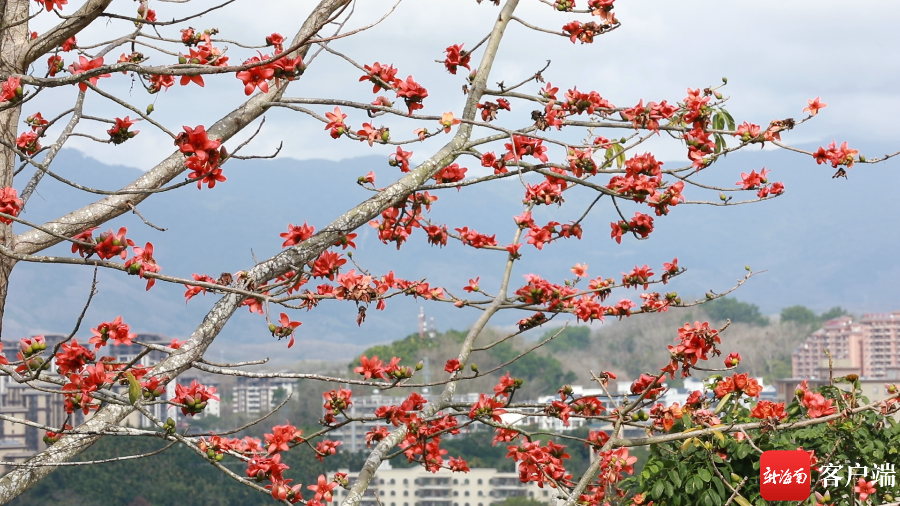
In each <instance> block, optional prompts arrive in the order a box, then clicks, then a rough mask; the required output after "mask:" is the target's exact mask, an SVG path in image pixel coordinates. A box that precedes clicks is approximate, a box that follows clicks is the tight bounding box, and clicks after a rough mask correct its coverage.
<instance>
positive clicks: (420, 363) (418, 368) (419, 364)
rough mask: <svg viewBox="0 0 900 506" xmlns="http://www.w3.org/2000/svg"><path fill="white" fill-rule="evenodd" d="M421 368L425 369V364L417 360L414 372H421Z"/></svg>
mask: <svg viewBox="0 0 900 506" xmlns="http://www.w3.org/2000/svg"><path fill="white" fill-rule="evenodd" d="M423 367H425V362H423V361H421V360H419V363H418V364H416V370H417V371H421V370H422V368H423Z"/></svg>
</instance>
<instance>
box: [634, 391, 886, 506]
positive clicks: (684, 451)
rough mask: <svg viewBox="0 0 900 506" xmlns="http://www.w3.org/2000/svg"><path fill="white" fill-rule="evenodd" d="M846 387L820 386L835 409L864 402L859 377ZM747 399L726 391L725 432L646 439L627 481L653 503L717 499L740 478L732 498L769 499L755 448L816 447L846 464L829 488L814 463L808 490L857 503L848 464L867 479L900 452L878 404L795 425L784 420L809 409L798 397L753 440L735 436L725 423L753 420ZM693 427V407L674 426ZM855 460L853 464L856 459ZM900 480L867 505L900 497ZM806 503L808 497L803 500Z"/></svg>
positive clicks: (760, 504)
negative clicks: (864, 470)
mask: <svg viewBox="0 0 900 506" xmlns="http://www.w3.org/2000/svg"><path fill="white" fill-rule="evenodd" d="M849 387H850V388H849V389H848V390H849V393H848V391H846V390H843V389H839V388H838V387H836V386H824V387H822V388H820V389H819V390H818V392H819V393H820V394H822V395H824V397H825V398H826V399H831V400H832V401H833V402H834V406H835V408H836V411H837V412H841V411H842V410H845V409H846V408H852V407H855V406H858V405H864V404H867V403H868V400H867V399H866V398H865V397H862V396H861V392H860V389H859V383H858V382H856V383H854V384H851V385H849ZM751 407H752V405H747V404H745V403H744V402H741V398H729V399H728V400H726V402H725V403H724V406H723V409H722V410H721V411H719V413H718V414H719V416H720V417H721V419H722V420H721V421H722V424H723V425H721V427H722V429H723V430H722V432H715V433H713V434H706V435H701V436H697V437H689V438H687V439H682V440H678V441H671V442H665V443H659V444H654V445H651V455H650V458H649V460H648V462H647V464H646V465H645V466H644V468H643V470H642V471H640V472H639V473H636V476H634V477H630V478H628V479H627V480H625V481H626V484H628V485H631V486H633V489H634V491H635V492H642V493H643V494H645V496H646V497H648V498H649V499H650V500H653V501H655V502H654V504H655V505H658V506H680V505H684V506H688V505H691V506H693V505H704V506H722V505H724V504H726V503H727V502H728V500H729V498H730V497H731V496H732V493H733V488H732V487H737V486H738V484H740V483H741V481H742V480H745V481H744V483H743V485H741V486H740V488H739V493H740V494H741V496H742V498H741V499H740V500H733V501H732V502H731V503H730V504H753V505H756V506H764V505H765V504H767V503H766V502H765V501H764V500H763V499H762V498H761V496H760V494H759V485H760V483H759V479H760V473H759V455H760V454H759V451H757V448H759V449H760V450H762V451H768V450H796V449H797V448H798V447H800V448H802V449H803V450H807V451H809V450H812V451H814V452H815V453H814V455H815V457H816V458H817V459H818V466H819V467H821V466H824V465H825V464H832V465H837V466H843V470H842V471H840V472H839V475H840V476H841V477H842V479H841V481H840V483H839V485H838V486H833V485H830V486H829V487H828V488H826V487H825V486H824V484H823V483H822V482H821V481H820V472H819V471H818V470H815V469H814V470H813V472H812V477H811V483H812V484H813V488H812V490H813V492H820V493H822V494H824V493H825V492H826V491H827V492H829V493H830V495H831V499H830V501H828V502H829V504H830V503H832V502H833V503H834V504H858V502H854V501H855V500H856V498H854V497H853V496H854V492H853V486H854V485H855V480H854V482H853V483H850V484H848V483H847V480H846V476H847V469H848V466H851V465H860V466H867V467H868V469H869V474H868V475H867V476H868V477H867V480H869V481H871V480H872V474H871V470H872V469H873V466H879V465H882V464H884V463H888V464H896V462H897V458H898V456H900V424H898V423H897V422H896V421H895V420H894V418H893V417H892V416H890V415H888V416H885V415H882V414H880V413H879V412H878V411H864V412H861V413H856V414H853V415H850V416H847V417H843V418H839V419H837V420H835V421H832V422H830V423H819V424H815V425H808V426H805V427H801V428H797V429H787V428H783V429H781V430H773V428H771V427H775V428H779V426H780V427H784V426H785V424H786V423H788V422H790V421H800V420H808V419H809V418H808V417H807V415H806V409H805V408H804V407H803V405H802V404H801V403H799V402H798V400H797V399H795V400H794V401H793V402H792V403H791V404H789V405H788V406H787V407H786V412H787V413H788V414H789V417H788V418H787V419H785V420H783V421H782V422H780V423H779V424H775V425H772V426H770V428H766V429H752V430H747V431H746V432H747V435H748V436H749V438H750V439H751V440H752V441H753V444H752V445H751V444H750V441H748V440H747V439H744V440H739V439H737V438H736V437H734V434H729V433H728V429H729V428H730V427H732V423H746V422H758V421H759V420H758V419H755V418H751V417H750V416H749V415H750V412H751ZM694 428H701V427H698V426H697V425H696V424H695V423H694V421H693V420H692V418H691V414H690V413H687V412H686V413H685V414H684V416H683V417H682V418H681V419H679V420H677V422H676V424H675V426H674V427H673V428H672V430H671V431H670V432H671V433H677V432H684V431H685V430H691V429H694ZM857 463H858V464H857ZM898 485H900V484H895V486H885V487H882V486H878V487H877V488H878V490H877V493H876V494H874V495H873V496H871V497H870V499H869V500H870V503H869V504H882V503H886V502H892V501H894V500H896V499H894V498H895V497H898V496H900V486H898ZM804 504H806V503H805V502H804Z"/></svg>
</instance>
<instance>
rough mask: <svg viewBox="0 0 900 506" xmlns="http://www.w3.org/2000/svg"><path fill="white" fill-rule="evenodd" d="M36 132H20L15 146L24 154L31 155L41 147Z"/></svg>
mask: <svg viewBox="0 0 900 506" xmlns="http://www.w3.org/2000/svg"><path fill="white" fill-rule="evenodd" d="M38 138H39V136H38V133H37V132H34V131H30V130H29V131H27V132H22V134H21V135H19V137H17V138H16V146H17V147H18V148H19V149H20V150H21V151H22V152H23V153H25V154H26V155H28V156H31V155H33V154H35V153H37V152H38V151H40V149H41V143H40V142H39V141H38Z"/></svg>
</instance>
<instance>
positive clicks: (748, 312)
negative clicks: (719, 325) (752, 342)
mask: <svg viewBox="0 0 900 506" xmlns="http://www.w3.org/2000/svg"><path fill="white" fill-rule="evenodd" d="M701 307H702V308H703V310H704V311H706V314H708V315H709V317H710V318H712V319H713V320H716V321H725V320H731V321H732V322H734V323H749V324H750V325H758V326H765V325H768V324H769V319H768V318H766V317H765V316H763V315H762V313H760V312H759V306H757V305H756V304H750V303H748V302H741V301H739V300H737V299H733V298H731V297H722V298H720V299H715V300H712V301H710V302H707V303H706V304H703V305H702V306H701Z"/></svg>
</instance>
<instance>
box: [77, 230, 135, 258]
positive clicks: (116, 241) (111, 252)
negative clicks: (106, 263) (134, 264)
mask: <svg viewBox="0 0 900 506" xmlns="http://www.w3.org/2000/svg"><path fill="white" fill-rule="evenodd" d="M127 232H128V229H127V228H125V227H122V228H120V229H119V231H118V232H113V231H112V229H110V230H109V231H107V232H104V233H102V234H100V236H99V237H98V238H97V245H96V246H94V249H93V253H97V256H99V257H100V258H101V259H103V260H109V259H110V258H112V257H114V256H116V255H118V256H119V257H121V258H122V259H123V260H124V259H125V257H126V256H127V254H128V251H127V250H128V246H134V241H132V240H131V239H127V238H126V237H125V234H126V233H127ZM88 256H90V255H88Z"/></svg>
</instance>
